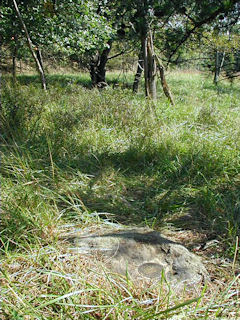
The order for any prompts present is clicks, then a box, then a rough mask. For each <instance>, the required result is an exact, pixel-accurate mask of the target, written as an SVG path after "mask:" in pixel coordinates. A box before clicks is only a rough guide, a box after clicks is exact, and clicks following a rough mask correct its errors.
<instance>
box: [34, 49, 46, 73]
mask: <svg viewBox="0 0 240 320" xmlns="http://www.w3.org/2000/svg"><path fill="white" fill-rule="evenodd" d="M36 55H37V58H38V61H39V63H40V65H41V68H42V70H43V73H44V74H45V72H44V68H43V58H42V52H41V50H40V49H39V48H37V49H36Z"/></svg>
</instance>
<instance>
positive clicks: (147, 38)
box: [141, 26, 157, 100]
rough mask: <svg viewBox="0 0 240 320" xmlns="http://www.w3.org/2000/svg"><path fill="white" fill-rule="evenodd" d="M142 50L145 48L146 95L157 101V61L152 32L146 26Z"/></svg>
mask: <svg viewBox="0 0 240 320" xmlns="http://www.w3.org/2000/svg"><path fill="white" fill-rule="evenodd" d="M141 42H142V48H143V65H144V79H145V95H146V97H149V98H150V99H153V100H155V99H157V89H156V70H157V67H156V61H155V58H154V56H155V54H154V48H153V38H152V32H151V30H149V27H148V26H146V28H145V31H143V34H142V37H141Z"/></svg>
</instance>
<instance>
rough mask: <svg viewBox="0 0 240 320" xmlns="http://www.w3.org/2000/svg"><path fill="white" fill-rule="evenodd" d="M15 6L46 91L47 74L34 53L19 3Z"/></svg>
mask: <svg viewBox="0 0 240 320" xmlns="http://www.w3.org/2000/svg"><path fill="white" fill-rule="evenodd" d="M13 4H14V7H15V10H16V13H17V16H18V18H19V20H20V22H21V24H22V27H23V30H24V32H25V35H26V39H27V44H28V47H29V50H30V51H31V54H32V56H33V59H34V61H35V63H36V67H37V71H38V72H39V75H40V79H41V84H42V88H43V89H44V90H46V89H47V85H46V78H45V74H44V71H43V69H42V66H41V63H40V61H39V59H38V57H37V54H36V52H35V51H34V48H33V44H32V40H31V38H30V36H29V33H28V30H27V27H26V25H25V23H24V21H23V19H22V16H21V13H20V11H19V8H18V5H17V2H16V0H13Z"/></svg>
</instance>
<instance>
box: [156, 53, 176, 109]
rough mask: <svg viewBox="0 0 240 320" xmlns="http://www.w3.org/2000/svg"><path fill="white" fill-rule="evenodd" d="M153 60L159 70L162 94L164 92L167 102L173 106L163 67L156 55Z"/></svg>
mask: <svg viewBox="0 0 240 320" xmlns="http://www.w3.org/2000/svg"><path fill="white" fill-rule="evenodd" d="M155 60H156V63H157V66H158V69H159V73H160V79H161V84H162V88H163V92H164V94H165V96H166V97H167V98H168V100H169V101H170V103H171V104H172V105H173V106H174V105H175V103H174V100H173V96H172V93H171V91H170V89H169V86H168V84H167V81H166V77H165V69H164V66H163V64H162V62H161V60H160V59H159V58H158V57H157V55H155Z"/></svg>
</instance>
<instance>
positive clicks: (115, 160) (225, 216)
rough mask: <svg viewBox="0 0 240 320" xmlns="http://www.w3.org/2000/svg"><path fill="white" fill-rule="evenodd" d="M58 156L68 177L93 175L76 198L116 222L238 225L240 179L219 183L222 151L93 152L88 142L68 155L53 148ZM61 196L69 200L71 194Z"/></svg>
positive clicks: (202, 227)
mask: <svg viewBox="0 0 240 320" xmlns="http://www.w3.org/2000/svg"><path fill="white" fill-rule="evenodd" d="M34 145H35V143H34ZM27 148H28V149H31V150H33V149H34V148H38V147H37V144H36V145H35V146H33V145H31V147H30V146H29V145H28V146H27ZM39 151H40V150H38V152H39ZM38 152H37V154H36V159H38V158H39V157H40V156H39V155H38ZM42 154H48V152H47V151H46V152H44V150H42V151H41V155H42ZM52 156H53V162H54V163H55V165H56V167H57V168H58V170H59V171H60V172H64V175H66V176H74V174H75V173H76V172H77V171H80V172H81V173H82V174H85V175H87V176H88V177H90V178H89V180H88V181H89V182H88V184H87V186H86V185H85V186H84V187H82V186H81V184H80V186H79V187H76V188H74V190H71V191H70V195H71V198H72V199H73V200H74V201H76V203H77V202H78V200H80V201H81V202H82V203H84V206H85V207H86V208H87V209H88V210H89V212H100V213H110V214H111V215H112V218H113V220H114V221H117V222H120V223H123V224H128V225H148V226H150V227H154V226H155V227H160V226H161V225H162V224H164V223H166V221H167V222H168V223H170V224H172V225H173V226H175V227H177V228H184V229H192V230H195V231H200V232H203V231H204V232H206V233H209V234H216V233H223V232H225V231H226V232H227V227H228V226H229V225H232V226H233V227H234V221H235V218H236V217H235V215H236V209H235V208H236V206H237V203H238V201H239V200H238V199H239V198H240V188H239V185H238V183H239V182H234V183H232V185H230V184H231V183H228V184H227V185H226V183H225V182H224V180H223V183H222V185H221V183H219V177H221V176H224V169H223V168H224V164H223V163H222V158H221V155H219V157H218V158H217V157H212V156H211V153H210V152H207V151H206V150H204V149H202V150H196V151H195V153H186V154H181V153H180V152H179V150H177V149H176V148H175V147H174V146H168V147H165V146H162V147H159V148H157V149H151V148H148V149H145V150H139V148H137V147H131V148H129V149H128V150H126V151H125V152H122V153H119V152H116V153H109V152H99V153H94V154H89V152H88V146H81V148H79V153H78V154H75V155H72V156H71V155H70V156H68V157H63V156H62V155H61V153H60V152H59V150H55V151H54V150H53V151H52ZM46 161H49V159H46ZM56 179H57V177H56ZM57 191H58V190H57ZM61 197H62V198H64V197H66V199H67V198H68V197H69V193H68V194H66V193H63V194H61ZM61 205H62V206H63V208H61V209H66V208H65V205H64V204H63V203H61ZM102 216H103V217H104V215H102ZM105 217H106V218H109V216H108V214H106V215H105ZM223 230H224V231H223Z"/></svg>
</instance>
